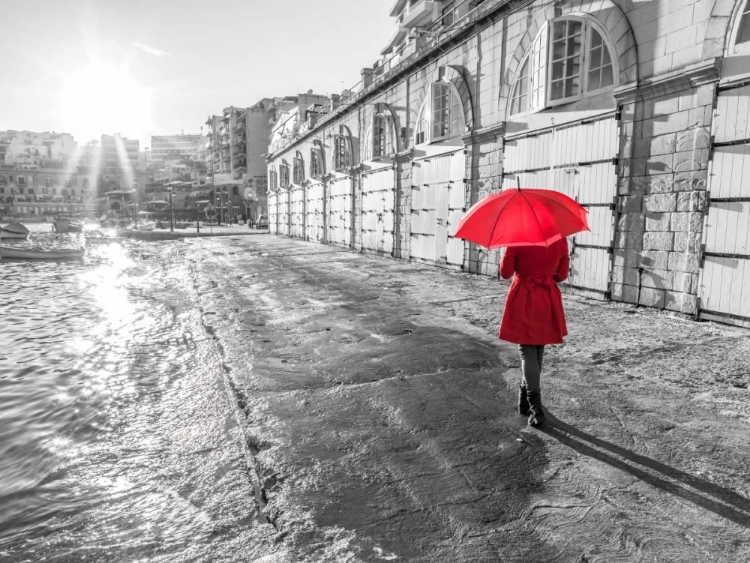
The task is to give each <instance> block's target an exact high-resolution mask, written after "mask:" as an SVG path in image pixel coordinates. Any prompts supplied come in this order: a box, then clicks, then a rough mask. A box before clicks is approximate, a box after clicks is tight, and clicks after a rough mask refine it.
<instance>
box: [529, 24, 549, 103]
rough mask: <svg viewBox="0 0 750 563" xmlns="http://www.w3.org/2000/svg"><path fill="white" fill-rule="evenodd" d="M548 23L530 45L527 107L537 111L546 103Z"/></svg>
mask: <svg viewBox="0 0 750 563" xmlns="http://www.w3.org/2000/svg"><path fill="white" fill-rule="evenodd" d="M548 41H549V24H547V23H545V24H544V25H543V26H542V29H541V31H540V32H539V34H538V35H537V36H536V39H534V44H533V45H532V47H531V77H530V79H531V80H530V86H531V92H530V94H531V96H530V100H529V109H530V110H531V111H532V112H533V111H539V110H542V109H544V107H545V106H546V105H547V61H548V59H549V53H548V52H547V51H548V50H547V44H548Z"/></svg>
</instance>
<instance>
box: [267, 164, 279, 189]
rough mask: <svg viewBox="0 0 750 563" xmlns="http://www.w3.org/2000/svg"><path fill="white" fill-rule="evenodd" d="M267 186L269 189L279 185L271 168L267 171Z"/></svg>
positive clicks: (274, 171)
mask: <svg viewBox="0 0 750 563" xmlns="http://www.w3.org/2000/svg"><path fill="white" fill-rule="evenodd" d="M268 187H269V189H271V190H275V189H277V188H278V187H279V184H278V179H277V178H276V170H274V169H273V168H271V169H270V170H269V171H268Z"/></svg>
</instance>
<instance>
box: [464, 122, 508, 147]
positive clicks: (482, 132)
mask: <svg viewBox="0 0 750 563" xmlns="http://www.w3.org/2000/svg"><path fill="white" fill-rule="evenodd" d="M503 135H505V121H501V122H500V123H495V124H494V125H490V126H489V127H483V128H482V129H475V130H474V131H469V132H468V133H466V134H465V135H463V136H462V137H461V140H462V141H463V142H464V144H465V145H466V146H470V145H476V144H477V143H484V142H486V141H494V140H495V139H497V138H498V137H502V136H503Z"/></svg>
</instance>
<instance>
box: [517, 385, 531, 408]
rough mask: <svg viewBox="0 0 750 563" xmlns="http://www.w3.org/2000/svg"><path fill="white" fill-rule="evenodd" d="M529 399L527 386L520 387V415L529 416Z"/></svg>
mask: <svg viewBox="0 0 750 563" xmlns="http://www.w3.org/2000/svg"><path fill="white" fill-rule="evenodd" d="M529 412H530V411H529V398H528V397H527V396H526V386H525V385H521V386H519V387H518V414H520V415H521V416H529Z"/></svg>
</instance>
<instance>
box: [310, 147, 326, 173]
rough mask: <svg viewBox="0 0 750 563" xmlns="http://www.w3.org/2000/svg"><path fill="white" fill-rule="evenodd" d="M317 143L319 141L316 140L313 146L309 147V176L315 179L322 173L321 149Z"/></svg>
mask: <svg viewBox="0 0 750 563" xmlns="http://www.w3.org/2000/svg"><path fill="white" fill-rule="evenodd" d="M318 143H319V142H318V141H316V144H315V146H314V147H312V148H311V149H310V176H312V177H313V178H315V179H316V180H317V179H320V177H321V176H323V174H324V169H323V150H322V149H321V147H320V145H319V144H318Z"/></svg>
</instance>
